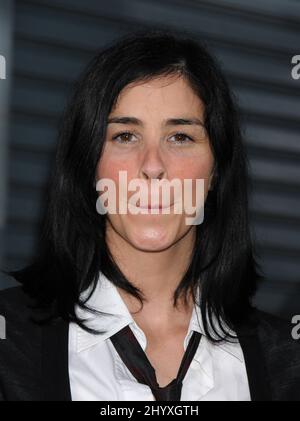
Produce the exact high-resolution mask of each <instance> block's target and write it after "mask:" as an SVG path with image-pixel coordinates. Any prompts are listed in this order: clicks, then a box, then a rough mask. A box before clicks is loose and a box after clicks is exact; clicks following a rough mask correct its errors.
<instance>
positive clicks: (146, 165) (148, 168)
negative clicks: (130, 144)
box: [140, 147, 167, 181]
mask: <svg viewBox="0 0 300 421" xmlns="http://www.w3.org/2000/svg"><path fill="white" fill-rule="evenodd" d="M166 175H167V172H166V168H165V164H164V162H163V159H162V157H161V156H160V151H159V150H158V149H157V148H156V147H153V148H152V149H151V150H150V149H149V150H148V151H147V152H146V153H145V155H144V158H143V162H142V165H141V168H140V178H142V179H143V180H150V181H151V180H152V179H158V180H162V179H163V178H165V177H166Z"/></svg>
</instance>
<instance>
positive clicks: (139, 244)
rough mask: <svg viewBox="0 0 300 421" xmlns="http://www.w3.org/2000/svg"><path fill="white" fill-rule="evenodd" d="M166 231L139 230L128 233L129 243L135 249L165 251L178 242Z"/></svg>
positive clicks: (153, 229)
mask: <svg viewBox="0 0 300 421" xmlns="http://www.w3.org/2000/svg"><path fill="white" fill-rule="evenodd" d="M173 237H174V236H173V235H172V234H171V233H170V232H168V231H167V230H166V229H161V228H160V229H155V228H148V229H145V228H144V229H139V230H138V231H134V232H130V233H127V238H128V241H129V242H130V243H131V244H132V246H133V247H135V248H137V249H139V250H143V251H163V250H165V249H167V248H169V247H171V246H172V244H173V243H174V242H175V241H176V239H175V238H173Z"/></svg>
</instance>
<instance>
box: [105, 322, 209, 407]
mask: <svg viewBox="0 0 300 421" xmlns="http://www.w3.org/2000/svg"><path fill="white" fill-rule="evenodd" d="M201 336H202V335H201V333H199V332H195V331H194V332H193V334H192V337H191V339H190V341H189V343H188V346H187V348H186V350H185V353H184V356H183V359H182V361H181V364H180V368H179V370H178V374H177V377H176V378H175V379H173V380H172V381H171V382H170V383H169V384H168V385H166V386H164V387H160V386H159V384H158V383H157V379H156V375H155V370H154V368H153V367H152V365H151V363H150V361H149V360H148V358H147V355H146V354H145V352H144V351H143V348H142V347H141V345H140V344H139V342H138V340H137V339H136V337H135V335H134V334H133V332H132V330H131V329H130V326H129V325H127V326H125V327H124V328H123V329H121V330H120V331H119V332H117V333H115V334H114V335H113V336H111V337H110V340H111V342H112V344H113V345H114V347H115V349H116V351H117V352H118V354H119V355H120V357H121V359H122V361H123V362H124V364H125V365H126V366H127V368H128V369H129V371H130V372H131V373H132V375H133V376H134V377H135V378H136V379H137V381H138V382H139V383H143V384H146V385H148V386H149V387H150V388H151V390H152V393H153V395H154V397H155V399H156V400H157V401H180V396H181V389H182V380H183V379H184V376H185V374H186V372H187V370H188V368H189V366H190V363H191V361H192V359H193V357H194V355H195V352H196V350H197V348H198V345H199V342H200V339H201Z"/></svg>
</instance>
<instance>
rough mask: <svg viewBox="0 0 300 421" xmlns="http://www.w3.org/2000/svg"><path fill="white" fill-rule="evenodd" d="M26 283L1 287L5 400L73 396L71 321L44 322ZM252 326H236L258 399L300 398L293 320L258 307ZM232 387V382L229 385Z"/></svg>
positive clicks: (0, 396) (299, 349) (0, 383)
mask: <svg viewBox="0 0 300 421" xmlns="http://www.w3.org/2000/svg"><path fill="white" fill-rule="evenodd" d="M31 303H32V301H31V299H30V298H29V297H28V296H27V295H26V294H25V293H24V292H23V290H22V287H14V288H8V289H6V290H3V291H1V292H0V315H2V316H4V317H5V319H6V339H2V340H1V339H0V400H2V401H3V400H4V401H70V400H72V397H71V391H70V382H69V374H68V330H69V329H68V327H69V325H68V322H66V321H64V320H62V319H59V321H56V322H55V323H54V324H48V325H43V326H39V325H36V324H35V323H34V322H32V321H31V320H30V317H31V316H32V314H33V311H34V310H32V309H30V308H29V307H28V304H31ZM251 317H252V321H253V322H254V323H255V324H254V325H253V326H252V327H251V328H250V327H247V328H246V327H245V328H241V329H236V333H237V335H238V338H239V341H240V344H241V347H242V350H243V353H244V357H245V363H246V369H247V374H248V381H249V387H250V393H251V399H252V400H253V401H300V341H295V340H293V339H292V336H291V330H292V327H293V326H292V325H291V324H290V323H288V322H286V321H283V320H281V319H279V318H277V317H275V316H271V315H270V314H267V313H264V312H261V311H259V310H255V311H254V312H253V315H252V316H251ZM228 387H230V385H228Z"/></svg>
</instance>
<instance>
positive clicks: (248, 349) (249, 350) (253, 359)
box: [235, 315, 272, 401]
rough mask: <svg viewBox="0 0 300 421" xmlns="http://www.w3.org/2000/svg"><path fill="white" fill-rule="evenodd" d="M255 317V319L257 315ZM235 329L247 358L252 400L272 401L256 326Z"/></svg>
mask: <svg viewBox="0 0 300 421" xmlns="http://www.w3.org/2000/svg"><path fill="white" fill-rule="evenodd" d="M253 318H254V320H255V319H256V316H255V315H253ZM235 330H236V333H237V336H238V339H239V342H240V345H241V348H242V351H243V354H244V358H245V364H246V370H247V376H248V382H249V388H250V395H251V400H252V401H272V395H271V389H270V383H269V380H268V372H267V369H266V365H265V356H264V354H263V350H262V347H261V344H260V341H259V337H258V332H257V329H256V327H253V326H252V327H249V328H243V329H239V328H236V329H235Z"/></svg>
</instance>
